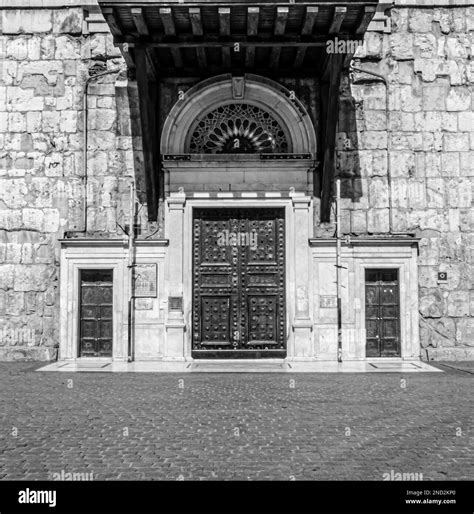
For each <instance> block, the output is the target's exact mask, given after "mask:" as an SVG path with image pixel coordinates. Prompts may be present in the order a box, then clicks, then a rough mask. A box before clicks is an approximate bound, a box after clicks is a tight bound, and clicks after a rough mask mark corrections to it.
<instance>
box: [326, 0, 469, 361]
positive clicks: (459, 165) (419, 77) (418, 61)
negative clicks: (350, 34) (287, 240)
mask: <svg viewBox="0 0 474 514" xmlns="http://www.w3.org/2000/svg"><path fill="white" fill-rule="evenodd" d="M473 20H474V9H473V8H472V7H471V8H464V7H452V8H446V7H444V8H426V9H422V8H404V7H397V8H394V9H392V11H391V32H390V33H381V32H368V33H367V34H366V37H365V44H364V46H363V47H361V48H360V49H359V50H358V51H357V54H356V57H358V59H356V60H355V61H354V63H353V64H354V66H359V67H361V68H364V69H368V70H370V71H373V72H376V73H379V74H383V75H384V76H385V77H386V79H387V86H388V95H389V97H388V98H389V101H388V107H389V116H388V117H387V116H386V113H385V107H386V104H385V94H386V89H385V85H384V83H383V81H380V80H379V79H377V78H374V77H371V76H369V75H367V74H362V73H358V72H354V73H353V74H352V81H351V83H349V79H348V76H347V75H346V76H345V77H344V79H343V83H342V86H341V107H342V108H341V115H340V119H339V133H338V139H337V148H338V155H337V165H338V172H339V175H340V177H341V184H342V196H343V197H344V198H343V201H342V202H343V207H344V209H345V210H344V214H343V216H342V219H343V223H344V225H343V232H344V233H347V234H349V233H352V234H355V235H360V234H367V233H371V234H379V233H380V234H384V233H388V232H389V230H390V228H392V231H393V232H405V233H406V232H408V233H413V234H415V235H416V236H417V237H419V238H421V240H420V254H419V277H420V278H419V297H420V305H419V308H420V334H421V346H422V356H423V357H427V358H430V359H431V358H434V359H466V358H468V357H470V358H473V357H474V326H473V316H474V290H473V286H472V279H473V268H472V265H473V260H472V258H473V253H472V250H473V236H474V234H473V226H474V224H473V209H472V197H473V194H472V187H473V175H474V173H473V167H474V154H473V150H474V132H473V114H472V88H473V82H474V67H473V63H472V61H470V58H471V45H472V35H473V30H474V24H473ZM387 146H388V148H389V153H390V161H389V162H388V161H387ZM390 207H392V216H390ZM316 231H317V234H330V235H332V234H333V233H334V232H333V226H332V224H329V225H319V224H318V223H317V224H316ZM440 271H446V272H447V274H448V278H447V281H446V282H438V272H440Z"/></svg>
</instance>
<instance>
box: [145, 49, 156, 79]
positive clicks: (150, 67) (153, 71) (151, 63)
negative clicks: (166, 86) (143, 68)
mask: <svg viewBox="0 0 474 514" xmlns="http://www.w3.org/2000/svg"><path fill="white" fill-rule="evenodd" d="M153 50H154V48H147V49H146V50H145V53H146V58H147V64H148V70H149V73H150V76H151V78H152V80H153V81H154V82H156V80H157V78H158V73H157V70H156V67H155V59H154V55H153Z"/></svg>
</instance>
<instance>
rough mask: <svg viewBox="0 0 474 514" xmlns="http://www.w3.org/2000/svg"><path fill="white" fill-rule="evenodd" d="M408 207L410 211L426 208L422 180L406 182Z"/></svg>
mask: <svg viewBox="0 0 474 514" xmlns="http://www.w3.org/2000/svg"><path fill="white" fill-rule="evenodd" d="M408 205H409V207H410V208H411V209H424V208H425V207H426V189H425V181H424V180H413V179H411V180H409V181H408Z"/></svg>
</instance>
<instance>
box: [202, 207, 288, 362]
mask: <svg viewBox="0 0 474 514" xmlns="http://www.w3.org/2000/svg"><path fill="white" fill-rule="evenodd" d="M193 229H194V230H193V237H194V241H193V338H192V341H193V343H192V354H193V356H194V357H195V358H200V357H217V358H225V357H237V358H239V357H265V356H284V355H286V340H285V327H286V324H285V314H286V313H285V308H286V306H285V255H284V244H285V238H284V215H283V210H282V209H256V208H250V209H237V208H236V209H195V211H194V217H193ZM222 245H223V246H222ZM216 247H217V249H216ZM224 297H225V298H226V301H225V302H223V301H222V299H223V298H224ZM211 301H213V302H214V303H213V305H212V307H211V303H210V302H211ZM209 309H211V310H212V312H211V313H209ZM206 323H207V324H206ZM212 323H217V324H218V326H217V328H214V327H215V325H213V324H212ZM276 351H278V352H279V353H278V354H277V353H275V352H276ZM269 352H273V354H272V355H270V354H269Z"/></svg>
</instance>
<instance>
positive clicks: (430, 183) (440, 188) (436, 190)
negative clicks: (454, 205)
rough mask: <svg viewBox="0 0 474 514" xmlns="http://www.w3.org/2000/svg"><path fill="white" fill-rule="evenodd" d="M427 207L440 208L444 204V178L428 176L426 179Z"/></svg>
mask: <svg viewBox="0 0 474 514" xmlns="http://www.w3.org/2000/svg"><path fill="white" fill-rule="evenodd" d="M426 193H427V205H428V207H435V208H440V209H442V208H443V207H444V206H445V198H444V180H443V179H433V178H429V179H427V180H426Z"/></svg>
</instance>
